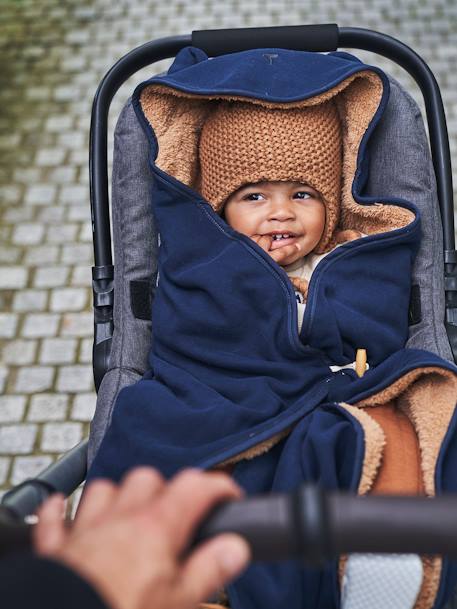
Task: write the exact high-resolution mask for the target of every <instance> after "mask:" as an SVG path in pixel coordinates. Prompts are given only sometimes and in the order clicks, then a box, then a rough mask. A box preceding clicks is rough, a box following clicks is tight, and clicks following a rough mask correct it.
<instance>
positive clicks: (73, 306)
mask: <svg viewBox="0 0 457 609" xmlns="http://www.w3.org/2000/svg"><path fill="white" fill-rule="evenodd" d="M87 297H88V291H87V289H86V288H55V289H54V290H52V293H51V304H50V308H51V311H60V312H66V311H81V310H83V309H84V308H85V306H86V303H87Z"/></svg>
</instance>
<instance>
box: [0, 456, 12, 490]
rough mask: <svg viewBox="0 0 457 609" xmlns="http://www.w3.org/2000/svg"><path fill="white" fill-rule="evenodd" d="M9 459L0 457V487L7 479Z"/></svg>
mask: <svg viewBox="0 0 457 609" xmlns="http://www.w3.org/2000/svg"><path fill="white" fill-rule="evenodd" d="M10 464H11V459H9V458H8V457H0V485H2V484H5V482H6V480H7V478H8V472H9V469H10Z"/></svg>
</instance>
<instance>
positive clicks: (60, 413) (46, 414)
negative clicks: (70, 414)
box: [27, 393, 68, 423]
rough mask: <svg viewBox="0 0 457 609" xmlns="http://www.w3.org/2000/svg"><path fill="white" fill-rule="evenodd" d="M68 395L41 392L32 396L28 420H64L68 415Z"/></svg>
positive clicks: (37, 421)
mask: <svg viewBox="0 0 457 609" xmlns="http://www.w3.org/2000/svg"><path fill="white" fill-rule="evenodd" d="M67 406H68V395H64V394H54V393H41V394H39V395H34V396H32V398H31V402H30V408H29V412H28V416H27V420H28V421H33V422H36V423H39V422H46V421H64V420H65V418H66V415H67Z"/></svg>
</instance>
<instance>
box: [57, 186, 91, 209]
mask: <svg viewBox="0 0 457 609" xmlns="http://www.w3.org/2000/svg"><path fill="white" fill-rule="evenodd" d="M60 201H61V202H62V203H71V204H77V205H79V204H85V205H87V204H88V203H89V190H88V188H87V187H86V186H81V185H79V184H72V185H69V186H63V187H62V191H61V193H60Z"/></svg>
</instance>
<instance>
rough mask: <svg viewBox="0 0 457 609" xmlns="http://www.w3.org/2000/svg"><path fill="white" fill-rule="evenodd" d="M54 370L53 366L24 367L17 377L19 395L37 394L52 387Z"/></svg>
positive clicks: (19, 370)
mask: <svg viewBox="0 0 457 609" xmlns="http://www.w3.org/2000/svg"><path fill="white" fill-rule="evenodd" d="M53 380H54V368H53V367H51V366H24V367H23V368H19V369H18V371H17V376H16V384H15V390H16V391H17V392H18V393H35V392H38V391H46V390H47V389H50V388H51V387H52V384H53Z"/></svg>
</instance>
